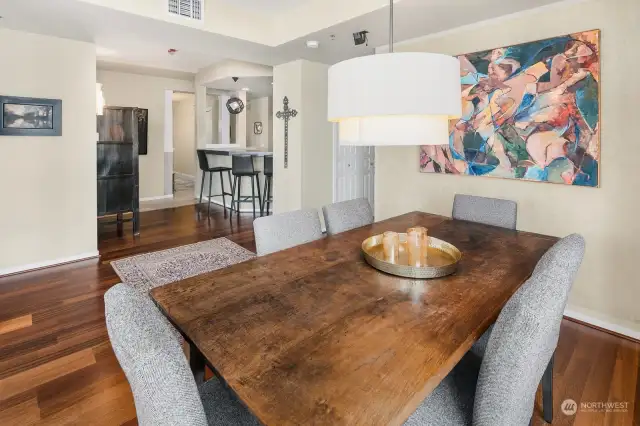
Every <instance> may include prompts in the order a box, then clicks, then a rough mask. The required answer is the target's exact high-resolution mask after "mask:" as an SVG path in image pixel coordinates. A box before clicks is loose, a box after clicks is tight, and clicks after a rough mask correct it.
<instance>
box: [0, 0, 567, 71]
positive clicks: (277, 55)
mask: <svg viewBox="0 0 640 426" xmlns="http://www.w3.org/2000/svg"><path fill="white" fill-rule="evenodd" d="M223 1H226V2H230V3H233V4H235V5H236V6H243V7H247V8H253V9H260V8H262V9H260V10H270V11H281V12H282V11H283V10H284V9H287V8H291V7H294V6H295V7H296V8H302V9H300V10H301V11H303V9H304V7H303V6H304V5H305V4H312V3H313V1H314V0H270V1H267V0H223ZM325 1H327V3H328V2H329V0H325ZM343 1H353V2H355V1H356V0H343ZM358 1H359V2H363V0H358ZM377 1H378V2H379V3H380V5H379V7H380V8H379V9H377V10H375V11H374V12H371V13H367V14H364V15H361V16H357V17H356V18H353V19H349V20H346V21H344V22H342V23H338V24H335V25H331V26H329V27H327V28H325V29H323V30H320V31H317V32H314V33H311V34H308V35H305V36H300V37H298V38H296V39H294V40H291V41H288V42H286V43H284V44H281V45H279V46H275V47H271V46H267V45H265V44H259V43H254V42H250V41H246V40H241V39H238V38H232V37H227V36H223V35H220V34H217V33H214V32H211V31H204V30H202V29H198V28H195V27H193V26H186V25H179V24H176V23H171V22H166V21H163V20H160V19H153V18H149V17H145V16H141V15H137V14H133V13H127V12H123V11H119V10H115V9H112V8H108V7H102V6H98V5H96V4H93V3H90V2H88V1H87V0H85V1H80V0H46V1H42V0H20V1H16V0H0V16H3V17H4V18H3V19H1V20H0V27H6V28H10V29H17V30H22V31H28V32H33V33H39V34H47V35H53V36H57V37H63V38H69V39H74V40H81V41H86V42H91V43H95V44H96V45H97V56H98V60H99V61H100V63H101V64H102V65H103V66H112V67H138V68H139V69H140V67H142V68H146V69H160V70H168V71H171V72H177V73H181V75H182V76H184V77H187V76H189V75H192V74H193V73H196V72H197V71H198V70H199V69H202V68H204V67H207V66H210V65H212V64H215V63H218V62H220V61H222V60H224V59H234V60H239V61H247V62H253V63H258V64H264V65H277V64H281V63H285V62H288V61H291V60H295V59H309V60H314V61H318V62H324V63H329V64H332V63H336V62H339V61H341V60H344V59H348V58H352V57H355V56H362V55H366V54H371V53H373V50H374V48H375V47H377V46H382V45H385V44H387V42H388V41H387V40H388V35H387V32H388V25H389V24H388V11H389V9H388V7H383V4H384V3H385V0H377ZM557 1H558V0H509V1H505V0H400V1H399V2H398V3H397V4H396V37H395V38H396V41H401V40H407V39H409V38H413V37H417V36H421V35H427V34H432V33H436V32H440V31H445V30H449V29H452V28H456V27H459V26H462V25H467V24H471V23H474V22H478V21H482V20H487V19H492V18H496V17H497V16H500V15H507V14H511V13H517V12H521V11H524V10H527V9H532V8H535V7H539V6H544V5H548V4H551V3H554V2H557ZM570 1H571V0H570ZM349 4H351V3H349ZM376 4H378V3H376ZM315 7H317V5H315ZM304 11H305V12H306V11H307V10H306V9H305V10H304ZM461 11H464V13H462V12H461ZM283 13H284V12H282V13H279V14H276V15H277V16H284V15H283ZM336 13H337V12H336ZM266 15H267V14H265V19H268V16H266ZM287 16H288V15H287ZM52 17H55V19H52ZM238 25H242V23H239V24H238ZM361 30H368V31H369V32H370V34H369V46H360V47H354V45H353V39H352V34H353V32H356V31H361ZM332 35H333V36H335V37H334V38H335V39H334V40H333V41H332V40H331V36H332ZM309 39H313V40H318V41H319V42H320V47H319V48H318V49H308V48H307V47H306V45H305V42H306V41H307V40H309ZM169 48H174V49H178V52H177V53H176V54H175V55H173V56H171V55H169V54H168V53H167V50H168V49H169ZM109 64H110V65H109Z"/></svg>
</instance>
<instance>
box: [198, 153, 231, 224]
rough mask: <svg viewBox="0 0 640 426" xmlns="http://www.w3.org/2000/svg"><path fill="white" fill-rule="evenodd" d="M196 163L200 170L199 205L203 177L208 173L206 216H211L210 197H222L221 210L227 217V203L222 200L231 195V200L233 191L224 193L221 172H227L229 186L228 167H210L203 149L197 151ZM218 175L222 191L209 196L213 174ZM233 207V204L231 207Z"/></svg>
mask: <svg viewBox="0 0 640 426" xmlns="http://www.w3.org/2000/svg"><path fill="white" fill-rule="evenodd" d="M198 163H199V165H200V170H201V171H202V184H201V185H200V204H202V192H203V191H204V177H205V175H206V174H207V173H209V206H208V208H207V215H209V214H211V197H219V196H221V195H222V208H223V209H224V217H227V202H226V200H225V198H224V196H225V195H231V199H232V200H233V190H232V191H231V192H230V193H229V192H224V179H223V177H222V173H223V172H227V175H228V176H229V185H231V168H229V167H211V166H210V165H209V158H208V157H207V152H206V151H205V150H204V149H199V150H198ZM214 173H220V188H221V189H222V193H221V194H215V195H212V194H211V187H212V186H213V174H214ZM231 207H233V204H232V205H231Z"/></svg>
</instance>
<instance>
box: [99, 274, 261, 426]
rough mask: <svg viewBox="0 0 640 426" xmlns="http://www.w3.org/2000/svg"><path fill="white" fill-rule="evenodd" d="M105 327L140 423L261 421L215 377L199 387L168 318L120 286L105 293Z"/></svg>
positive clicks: (177, 425) (175, 425) (191, 425)
mask: <svg viewBox="0 0 640 426" xmlns="http://www.w3.org/2000/svg"><path fill="white" fill-rule="evenodd" d="M104 302H105V315H106V322H107V331H108V333H109V339H110V340H111V345H112V346H113V350H114V352H115V354H116V357H117V358H118V362H119V363H120V366H121V367H122V369H123V370H124V373H125V375H126V376H127V380H128V381H129V385H130V386H131V391H132V392H133V398H134V401H135V405H136V413H137V415H138V422H139V424H140V425H142V426H147V425H148V426H165V425H166V426H183V425H184V426H205V425H259V424H260V423H259V422H258V421H257V420H256V419H255V417H253V415H252V414H251V413H249V411H247V409H246V408H244V407H243V406H242V404H241V403H240V402H239V401H238V400H237V399H236V398H235V396H234V395H232V394H231V393H230V392H229V391H228V390H227V389H226V388H224V386H223V385H222V384H221V383H220V381H219V380H217V379H212V380H210V381H208V382H206V383H204V384H203V385H202V386H200V388H198V386H196V382H195V380H194V378H193V374H192V373H191V369H190V368H189V364H188V362H187V359H186V357H185V356H184V353H183V351H182V348H181V347H180V344H179V343H178V339H176V337H175V335H174V334H173V333H172V331H171V326H170V325H169V322H168V321H167V319H166V318H165V317H164V316H163V315H162V314H161V313H160V311H159V310H158V309H157V308H156V306H155V305H154V303H153V302H152V301H151V299H150V298H149V297H145V296H144V295H140V294H139V293H137V292H136V291H135V290H134V289H133V288H131V287H129V286H127V285H125V284H118V285H116V286H114V287H112V288H111V289H110V290H109V291H107V292H106V293H105V295H104Z"/></svg>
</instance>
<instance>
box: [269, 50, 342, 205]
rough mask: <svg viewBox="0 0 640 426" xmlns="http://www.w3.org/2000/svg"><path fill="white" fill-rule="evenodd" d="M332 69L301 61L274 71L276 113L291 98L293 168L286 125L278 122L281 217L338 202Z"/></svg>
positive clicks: (276, 177) (277, 195) (275, 161)
mask: <svg viewBox="0 0 640 426" xmlns="http://www.w3.org/2000/svg"><path fill="white" fill-rule="evenodd" d="M328 68H329V67H328V65H325V64H319V63H315V62H310V61H306V60H298V61H294V62H289V63H287V64H283V65H279V66H277V67H275V68H274V85H273V99H274V102H275V103H276V106H275V107H274V108H273V110H274V113H275V112H276V111H278V110H279V109H281V108H282V106H281V105H282V99H283V98H284V97H285V96H287V97H288V98H289V108H291V109H296V110H297V111H298V115H297V117H295V118H293V119H291V120H290V121H289V167H288V168H287V169H285V168H284V124H283V122H282V120H280V119H277V118H275V117H274V119H273V167H274V177H273V196H274V211H275V212H276V213H281V212H287V211H291V210H298V209H301V208H312V207H313V208H320V207H322V206H323V205H325V204H329V203H331V201H332V198H333V184H332V181H333V126H332V124H331V123H329V122H328V121H327V71H328Z"/></svg>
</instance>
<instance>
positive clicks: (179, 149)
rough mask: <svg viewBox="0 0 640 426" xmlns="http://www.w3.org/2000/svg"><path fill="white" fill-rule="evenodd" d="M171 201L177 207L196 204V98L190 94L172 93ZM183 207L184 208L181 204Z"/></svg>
mask: <svg viewBox="0 0 640 426" xmlns="http://www.w3.org/2000/svg"><path fill="white" fill-rule="evenodd" d="M172 113H173V177H172V179H173V181H172V182H173V184H172V190H173V199H174V201H175V202H178V203H189V204H193V203H194V202H195V198H194V194H195V189H194V187H195V179H196V176H197V174H198V163H197V156H196V97H195V94H193V93H187V92H173V96H172ZM182 205H184V204H182Z"/></svg>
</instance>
